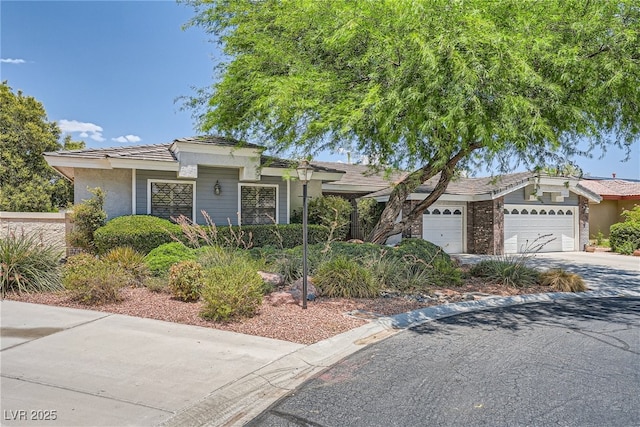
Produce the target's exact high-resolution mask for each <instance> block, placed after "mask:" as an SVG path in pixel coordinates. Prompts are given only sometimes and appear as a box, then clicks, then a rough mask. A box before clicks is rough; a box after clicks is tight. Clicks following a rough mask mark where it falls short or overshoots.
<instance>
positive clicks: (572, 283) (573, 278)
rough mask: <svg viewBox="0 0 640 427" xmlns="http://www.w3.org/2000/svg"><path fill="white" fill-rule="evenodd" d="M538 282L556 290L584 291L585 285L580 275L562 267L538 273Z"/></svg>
mask: <svg viewBox="0 0 640 427" xmlns="http://www.w3.org/2000/svg"><path fill="white" fill-rule="evenodd" d="M540 284H541V285H542V286H550V287H551V288H552V289H553V290H555V291H558V292H584V291H586V290H587V286H586V285H585V284H584V280H582V277H580V276H579V275H577V274H575V273H569V272H567V271H564V270H562V269H552V270H548V271H545V272H544V273H541V274H540Z"/></svg>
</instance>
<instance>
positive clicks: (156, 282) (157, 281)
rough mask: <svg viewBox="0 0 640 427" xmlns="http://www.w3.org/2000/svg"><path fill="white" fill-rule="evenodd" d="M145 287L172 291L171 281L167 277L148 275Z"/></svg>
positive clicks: (155, 290) (167, 291)
mask: <svg viewBox="0 0 640 427" xmlns="http://www.w3.org/2000/svg"><path fill="white" fill-rule="evenodd" d="M144 287H145V288H147V289H148V290H150V291H151V292H158V293H160V292H166V293H171V288H169V281H168V279H167V278H165V277H156V276H151V277H147V279H146V280H145V281H144Z"/></svg>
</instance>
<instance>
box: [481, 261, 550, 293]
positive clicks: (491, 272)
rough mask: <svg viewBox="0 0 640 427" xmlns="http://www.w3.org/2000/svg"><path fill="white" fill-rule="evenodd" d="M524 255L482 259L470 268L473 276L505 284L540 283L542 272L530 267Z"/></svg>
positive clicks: (521, 285)
mask: <svg viewBox="0 0 640 427" xmlns="http://www.w3.org/2000/svg"><path fill="white" fill-rule="evenodd" d="M525 259H526V257H523V256H513V257H510V256H504V257H499V258H495V259H488V260H483V261H480V262H479V263H477V264H475V265H474V266H473V267H471V269H470V270H469V273H470V274H471V275H472V276H476V277H483V278H486V279H489V280H491V281H495V282H499V283H501V284H502V285H504V286H515V287H523V286H532V285H535V284H536V283H538V279H539V275H540V273H539V272H538V270H536V269H534V268H531V267H528V266H527V265H526V263H525V262H524V260H525Z"/></svg>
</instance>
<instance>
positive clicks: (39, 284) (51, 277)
mask: <svg viewBox="0 0 640 427" xmlns="http://www.w3.org/2000/svg"><path fill="white" fill-rule="evenodd" d="M61 258H62V250H60V249H59V248H56V247H55V246H51V245H42V244H41V243H40V240H39V238H38V236H37V235H35V234H24V233H16V232H9V233H8V235H7V236H6V237H5V238H3V239H0V294H1V296H2V298H4V296H5V294H6V293H7V292H9V291H17V292H50V291H57V290H61V289H62V285H61V282H60V259H61Z"/></svg>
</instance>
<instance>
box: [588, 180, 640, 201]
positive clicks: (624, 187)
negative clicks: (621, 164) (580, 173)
mask: <svg viewBox="0 0 640 427" xmlns="http://www.w3.org/2000/svg"><path fill="white" fill-rule="evenodd" d="M580 185H581V186H583V187H585V188H587V189H589V190H591V191H592V192H594V193H596V194H599V195H600V196H602V197H603V198H610V199H612V198H613V199H615V198H632V199H635V198H637V199H640V182H637V181H626V180H623V179H583V180H581V181H580Z"/></svg>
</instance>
